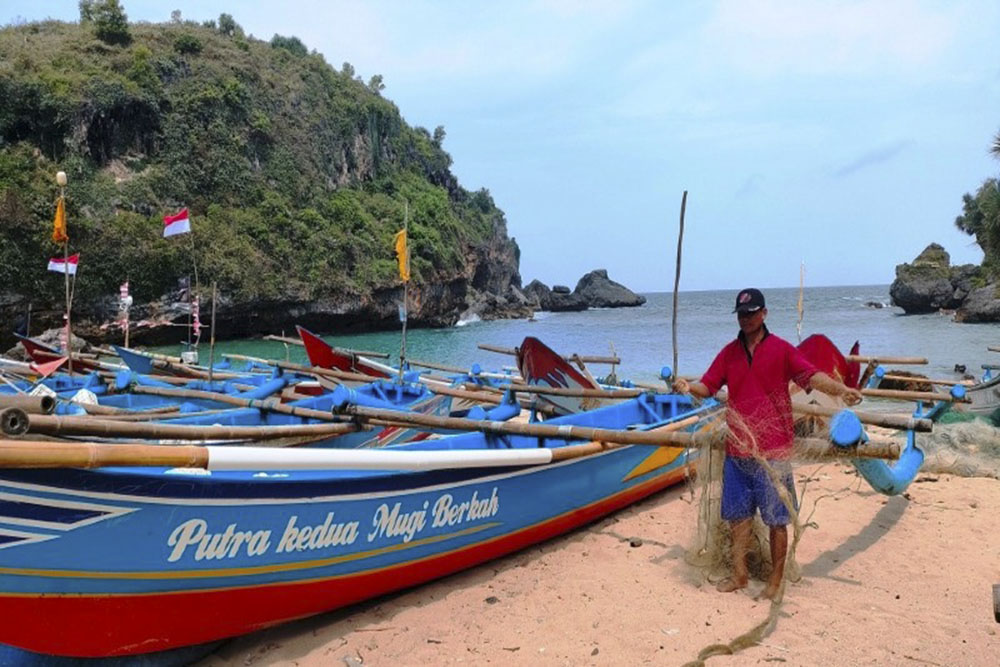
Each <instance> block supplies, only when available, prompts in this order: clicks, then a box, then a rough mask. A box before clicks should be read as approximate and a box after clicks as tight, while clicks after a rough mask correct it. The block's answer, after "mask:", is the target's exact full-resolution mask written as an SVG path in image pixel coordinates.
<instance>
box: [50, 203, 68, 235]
mask: <svg viewBox="0 0 1000 667" xmlns="http://www.w3.org/2000/svg"><path fill="white" fill-rule="evenodd" d="M67 241H69V236H67V235H66V205H65V204H64V203H63V198H62V197H60V198H59V203H58V204H57V205H56V218H55V220H53V221H52V242H53V243H66V242H67Z"/></svg>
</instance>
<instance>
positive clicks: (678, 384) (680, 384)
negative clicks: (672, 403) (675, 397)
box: [673, 378, 691, 394]
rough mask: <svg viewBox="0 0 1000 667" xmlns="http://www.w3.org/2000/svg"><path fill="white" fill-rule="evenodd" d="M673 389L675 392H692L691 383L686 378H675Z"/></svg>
mask: <svg viewBox="0 0 1000 667" xmlns="http://www.w3.org/2000/svg"><path fill="white" fill-rule="evenodd" d="M673 390H674V393H675V394H690V393H691V384H690V383H689V382H688V381H687V380H685V379H684V378H677V379H676V380H674V384H673Z"/></svg>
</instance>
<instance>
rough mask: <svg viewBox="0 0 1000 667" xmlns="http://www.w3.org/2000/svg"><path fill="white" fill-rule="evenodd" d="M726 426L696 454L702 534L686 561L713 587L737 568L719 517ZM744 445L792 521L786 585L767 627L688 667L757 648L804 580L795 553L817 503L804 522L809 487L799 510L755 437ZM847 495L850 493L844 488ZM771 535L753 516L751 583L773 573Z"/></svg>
mask: <svg viewBox="0 0 1000 667" xmlns="http://www.w3.org/2000/svg"><path fill="white" fill-rule="evenodd" d="M739 420H740V418H739V416H738V415H735V414H730V415H728V422H729V423H730V424H734V425H738V424H739V423H740V422H739ZM725 421H726V419H724V418H720V419H718V420H716V421H715V422H714V423H712V424H711V425H710V426H708V427H707V428H709V429H711V434H712V436H713V437H711V438H707V439H706V441H707V442H706V443H705V444H703V445H702V446H701V448H700V451H699V453H698V459H697V464H696V471H697V473H696V478H695V479H696V481H695V482H694V489H693V490H694V491H695V492H696V493H697V495H698V530H697V534H696V538H695V543H694V544H693V545H692V546H691V547H690V548H689V549H688V551H687V553H686V556H685V559H686V561H687V562H688V563H689V564H691V565H693V566H695V567H698V568H699V569H701V571H702V573H703V575H704V577H705V579H706V580H707V581H708V582H709V583H712V584H715V583H717V582H719V581H721V580H723V579H725V578H726V577H728V576H729V575H730V573H731V571H732V566H733V544H732V535H731V531H730V528H729V524H728V522H725V521H723V520H722V516H721V502H722V501H721V499H722V464H723V461H724V459H725V454H724V453H723V451H722V450H721V449H720V448H719V443H720V442H723V441H724V440H725V437H726V435H727V429H726V428H725ZM734 430H735V431H739V432H742V433H749V429H746V428H736V429H734ZM742 445H743V446H744V447H745V449H746V450H747V451H749V452H751V453H752V454H753V456H754V458H755V459H757V460H758V461H759V462H760V463H761V464H762V465H763V466H764V469H765V470H767V472H768V475H769V476H770V478H771V483H772V484H773V485H774V487H775V489H777V491H778V495H779V497H780V498H781V501H782V502H783V503H784V504H785V507H786V508H787V509H788V513H789V516H790V522H789V527H790V530H791V533H792V534H791V538H790V540H789V548H788V556H787V558H786V561H785V573H784V579H783V581H782V584H781V588H780V589H779V591H778V594H777V595H776V596H775V597H774V599H773V600H772V602H771V605H770V608H769V611H768V615H767V617H766V618H765V619H764V620H763V621H761V622H760V623H758V624H757V625H755V626H753V627H752V628H750V629H749V630H747V631H746V632H744V633H742V634H740V635H739V636H737V637H735V638H733V639H731V640H730V641H728V642H726V643H724V644H721V643H720V644H710V645H708V646H706V647H704V648H703V649H702V650H701V651H699V652H698V656H697V658H696V659H695V660H692V661H691V662H688V663H686V664H685V665H684V667H700V666H701V665H704V664H705V660H707V659H708V658H710V657H712V656H715V655H732V654H734V653H737V652H739V651H741V650H743V649H745V648H748V647H751V646H756V645H757V644H759V643H760V642H761V641H762V640H763V639H764V637H766V636H767V635H768V634H769V633H770V632H771V630H773V629H774V626H775V624H776V623H777V620H778V614H779V612H780V610H781V605H782V600H783V598H784V593H785V583H786V582H788V581H793V582H794V581H798V580H799V579H801V577H802V573H801V568H800V567H799V564H798V561H797V560H796V558H795V553H796V550H797V548H798V545H799V541H800V540H801V539H802V534H803V531H804V530H805V528H806V527H809V526H810V525H812V524H810V520H809V517H811V515H812V512H813V511H815V503H816V502H818V500H819V498H817V499H816V500H814V501H812V510H810V511H809V512H808V513H807V515H806V516H807V518H806V519H805V520H803V519H802V507H803V500H804V499H805V497H806V490H807V489H806V487H807V485H808V482H806V483H805V484H803V485H802V486H800V487H799V489H798V495H799V503H798V507H796V503H795V502H794V500H793V499H792V497H791V496H790V495H789V493H788V491H787V489H786V488H785V486H784V484H782V483H781V477H780V474H779V473H778V472H777V471H775V469H774V468H773V467H772V466H771V465H770V464H769V463H768V461H767V460H766V459H765V458H764V457H763V456H762V455H761V453H760V449H759V447H758V446H757V443H756V442H755V441H754V440H753V438H752V436H746V437H745V438H744V439H743V440H742ZM792 455H793V457H794V458H795V459H796V460H798V461H802V460H803V459H808V457H809V455H808V454H807V453H806V450H805V449H802V448H799V447H798V446H796V447H795V448H793V450H792ZM814 474H815V473H814ZM814 474H813V475H809V476H808V477H807V479H808V478H811V477H813V476H814ZM846 490H847V488H845V491H846ZM769 532H770V531H769V529H768V527H767V526H766V525H764V522H763V521H761V519H760V515H759V514H757V515H755V516H754V519H753V524H752V531H751V539H750V544H749V548H748V552H747V569H748V571H749V573H750V577H751V578H752V579H763V580H766V579H767V577H768V576H769V575H770V573H771V549H770V540H769Z"/></svg>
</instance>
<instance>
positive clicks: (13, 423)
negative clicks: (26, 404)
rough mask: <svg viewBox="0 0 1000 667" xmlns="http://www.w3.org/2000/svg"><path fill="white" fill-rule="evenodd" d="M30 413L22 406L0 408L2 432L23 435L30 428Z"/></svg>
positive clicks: (0, 430)
mask: <svg viewBox="0 0 1000 667" xmlns="http://www.w3.org/2000/svg"><path fill="white" fill-rule="evenodd" d="M28 424H29V422H28V415H27V413H26V412H25V411H24V410H22V409H20V408H4V409H3V410H0V432H3V434H4V435H21V434H22V433H25V432H27V430H28Z"/></svg>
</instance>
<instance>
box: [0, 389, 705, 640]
mask: <svg viewBox="0 0 1000 667" xmlns="http://www.w3.org/2000/svg"><path fill="white" fill-rule="evenodd" d="M714 409H715V407H714V406H712V405H708V406H703V407H702V408H700V409H699V413H700V414H705V415H707V414H708V413H709V412H711V411H714ZM692 413H693V411H692V409H691V406H690V404H688V403H687V402H686V399H684V398H681V397H676V396H657V397H655V398H648V397H642V398H640V399H637V400H632V401H627V402H625V403H623V404H621V405H617V406H613V407H609V408H603V409H601V410H597V411H594V412H592V413H586V414H581V415H571V416H567V417H563V418H560V419H558V420H553V422H550V423H568V424H579V425H588V426H601V427H607V428H624V427H626V426H630V425H637V424H638V425H642V426H641V427H642V428H650V427H654V426H663V425H665V424H667V423H669V422H670V421H673V420H677V419H679V418H683V417H686V416H689V415H691V414H692ZM696 427H697V426H691V427H689V428H696ZM566 444H567V442H566V441H565V440H555V439H550V440H542V441H540V440H539V439H538V438H529V437H523V436H504V437H495V436H494V437H487V436H483V435H481V434H468V435H464V436H456V437H451V438H442V439H439V440H432V441H424V442H420V443H412V444H408V445H404V446H401V447H399V448H400V449H462V450H465V449H483V448H491V449H493V448H535V447H539V446H547V447H563V446H566ZM690 455H691V452H689V451H688V450H685V449H682V448H676V447H669V448H667V447H664V448H656V447H648V446H625V447H620V448H615V449H609V450H607V451H604V452H601V453H599V454H594V455H590V456H585V457H582V458H577V459H570V460H566V461H562V462H559V463H554V464H549V465H545V466H540V467H523V466H522V467H509V468H492V469H464V468H463V469H456V470H444V471H433V472H372V471H285V472H282V471H261V472H222V473H220V472H212V473H206V472H204V471H191V470H167V469H150V468H143V469H117V468H115V469H111V468H108V469H100V470H92V471H85V470H21V471H13V470H8V471H0V494H2V495H0V498H3V499H4V501H3V502H0V574H2V575H3V576H2V582H3V583H2V589H0V616H2V618H4V619H12V620H10V621H6V620H5V622H4V623H2V624H0V642H6V643H9V644H13V645H16V646H19V647H22V648H26V649H30V650H34V651H39V652H43V653H50V654H56V655H72V656H115V655H132V654H139V653H144V652H150V651H158V650H163V649H169V648H174V647H179V646H185V645H192V644H198V643H202V642H207V641H212V640H217V639H221V638H224V637H229V636H234V635H238V634H243V633H246V632H250V631H253V630H256V629H259V628H262V627H267V626H270V625H274V624H277V623H281V622H284V621H287V620H291V619H294V618H300V617H303V616H307V615H310V614H315V613H319V612H322V611H326V610H330V609H334V608H337V607H340V606H343V605H347V604H351V603H353V602H356V601H359V600H362V599H365V598H368V597H372V596H375V595H379V594H383V593H386V592H389V591H393V590H398V589H400V588H404V587H408V586H412V585H414V584H418V583H421V582H423V581H427V580H430V579H433V578H436V577H439V576H443V575H445V574H448V573H451V572H455V571H457V570H461V569H463V568H467V567H470V566H472V565H474V564H476V563H480V562H483V561H485V560H488V559H490V558H495V557H497V556H500V555H502V554H505V553H509V552H511V551H514V550H516V549H520V548H522V547H524V546H527V545H529V544H533V543H535V542H538V541H540V540H544V539H547V538H549V537H552V536H554V535H558V534H560V533H562V532H565V531H567V530H570V529H572V528H574V527H576V526H579V525H582V524H584V523H587V522H589V521H592V520H594V519H596V518H598V517H600V516H602V515H604V514H607V513H608V512H611V511H614V510H616V509H618V508H620V507H623V506H626V505H628V504H630V503H633V502H635V501H636V500H638V499H640V498H642V497H644V496H646V495H649V494H650V493H653V492H655V491H657V490H660V489H662V488H664V487H666V486H669V485H671V484H674V483H676V482H678V481H680V480H682V479H683V478H684V476H685V474H686V471H687V465H688V463H689V462H690V461H689V456H690Z"/></svg>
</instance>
